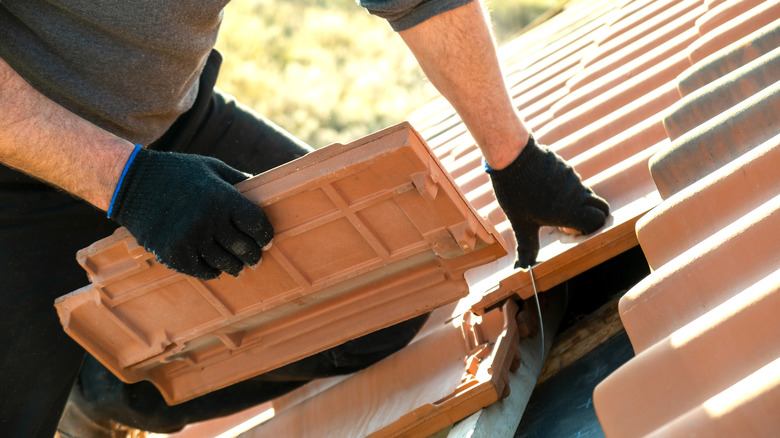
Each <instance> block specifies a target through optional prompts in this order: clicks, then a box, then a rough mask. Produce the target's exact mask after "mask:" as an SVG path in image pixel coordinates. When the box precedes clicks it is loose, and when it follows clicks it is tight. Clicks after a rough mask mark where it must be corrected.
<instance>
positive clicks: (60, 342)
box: [0, 0, 609, 437]
mask: <svg viewBox="0 0 780 438" xmlns="http://www.w3.org/2000/svg"><path fill="white" fill-rule="evenodd" d="M226 2H227V0H209V1H204V0H198V1H195V0H191V1H184V0H179V1H162V0H146V1H136V2H120V1H111V2H108V1H106V2H99V3H100V4H95V3H96V2H90V1H86V0H59V1H49V2H47V1H43V0H18V1H11V0H3V2H0V58H2V61H0V102H2V103H0V105H2V109H0V132H2V135H1V136H0V162H2V163H3V164H4V165H5V166H4V167H2V168H0V263H1V264H2V265H1V266H2V267H3V268H2V271H1V272H0V284H2V286H0V287H2V297H3V306H2V308H1V309H2V310H0V312H2V318H0V319H1V320H2V321H1V322H0V339H1V340H2V341H1V342H2V344H1V345H2V349H3V351H2V359H0V360H2V367H1V369H2V370H3V375H2V376H1V377H0V382H1V383H0V385H1V386H0V393H2V394H3V397H2V401H0V403H2V404H1V405H0V421H1V422H2V423H0V427H2V429H3V430H4V431H10V434H11V436H42V437H43V436H45V437H50V436H52V434H53V432H54V430H55V428H56V425H57V420H58V418H59V416H60V413H61V411H62V409H63V406H64V404H65V401H66V400H67V398H68V396H69V394H70V391H71V387H72V385H73V382H74V380H75V379H76V377H77V375H78V373H79V370H80V368H81V365H82V362H83V360H84V356H85V353H84V351H83V350H82V349H81V348H80V347H79V346H78V345H76V344H75V343H74V342H72V341H71V340H70V339H68V338H67V337H66V336H65V335H64V334H63V332H62V330H61V328H60V326H59V322H58V320H57V316H56V313H55V311H54V309H53V306H52V302H53V300H54V299H55V298H57V297H58V296H61V295H62V294H64V293H67V292H69V291H71V290H74V289H76V288H78V287H80V286H82V285H83V284H84V283H85V282H86V279H85V278H84V276H83V272H82V270H81V269H80V268H79V267H78V266H77V265H76V263H75V261H74V260H73V255H74V253H75V252H76V251H77V250H78V249H79V248H82V247H84V246H86V245H88V244H90V243H91V242H93V241H94V240H96V239H97V238H100V237H103V236H105V235H107V234H109V233H110V232H111V231H112V230H113V229H114V228H115V227H116V226H117V225H122V226H125V227H127V228H128V229H129V230H130V231H131V233H132V234H133V235H134V236H135V237H136V238H137V239H138V241H139V243H140V244H142V245H143V246H144V247H145V248H147V249H148V250H150V251H152V252H153V253H154V254H155V255H156V256H157V258H158V260H160V261H161V262H163V263H165V264H166V265H168V266H169V267H171V268H173V269H176V270H178V271H180V272H183V273H185V274H188V275H192V276H195V277H198V278H204V279H209V278H215V277H216V276H218V275H220V274H221V273H222V272H226V273H228V274H230V275H237V274H238V272H239V271H240V270H241V269H242V268H243V267H244V266H245V265H254V264H256V263H259V262H260V260H261V258H262V252H263V249H264V248H266V247H267V246H268V245H269V244H271V242H272V239H273V228H272V226H271V224H270V223H269V222H268V220H267V218H266V217H265V215H264V213H263V212H262V210H261V209H260V208H258V207H256V206H254V205H253V204H252V203H251V202H249V201H248V200H246V199H245V198H243V197H242V196H241V195H240V194H239V193H238V192H237V191H236V190H235V189H234V188H233V184H235V183H237V182H239V181H241V180H243V179H245V178H247V177H248V175H247V173H244V172H249V173H257V172H260V171H263V170H266V169H269V168H272V167H275V166H276V165H278V164H281V163H283V162H285V161H289V160H291V159H294V158H296V157H299V156H301V155H303V154H305V153H306V152H307V151H308V150H309V148H308V146H306V145H304V144H302V143H301V142H299V141H297V140H295V139H294V138H292V137H291V136H289V135H287V134H286V133H284V132H283V131H281V130H280V129H279V128H278V127H276V126H275V125H273V124H272V123H270V122H269V121H267V120H265V119H263V118H262V117H260V116H258V115H256V114H253V113H252V112H251V111H249V110H247V109H246V108H243V107H241V106H240V105H238V104H236V103H235V102H234V101H232V100H231V99H230V98H229V97H226V96H223V95H222V94H220V93H219V92H216V91H214V89H213V83H214V81H215V79H216V74H217V71H218V68H219V62H220V58H219V55H218V54H216V53H215V52H212V47H213V44H214V41H215V39H216V35H217V32H218V29H219V24H220V20H221V13H222V9H223V7H224V4H225V3H226ZM362 4H363V6H365V7H366V8H368V10H369V11H370V12H372V13H374V14H377V15H379V16H381V17H384V18H386V19H387V20H388V21H389V22H390V24H391V26H392V27H393V28H394V29H395V30H396V31H398V33H399V35H400V36H401V38H403V40H404V41H405V42H406V44H407V45H408V46H409V48H410V49H411V51H412V52H413V53H414V55H415V56H416V58H417V59H418V61H419V63H420V65H421V66H422V68H423V70H424V71H425V73H426V74H427V75H428V77H429V78H430V80H431V82H432V83H433V84H434V85H435V86H436V87H437V88H438V90H439V91H440V92H441V93H442V94H443V95H444V96H445V97H446V98H447V99H448V100H449V101H450V102H451V103H452V105H453V106H454V107H455V109H456V110H457V111H458V114H459V115H460V116H461V118H462V119H463V121H464V123H465V124H466V126H467V127H468V129H469V130H470V132H471V133H472V135H473V136H474V139H475V140H476V141H477V143H478V145H479V147H480V149H481V151H482V153H483V155H484V158H485V163H486V168H487V170H488V172H489V173H490V175H491V178H492V181H493V185H494V188H495V192H496V196H497V198H498V200H499V203H500V205H501V206H502V208H503V209H504V211H505V212H506V213H507V216H508V217H509V219H510V221H511V223H512V226H513V229H514V231H515V234H516V236H517V241H518V247H517V266H521V267H524V266H528V265H530V264H532V263H534V262H535V258H536V253H537V251H538V246H539V243H538V231H539V227H540V226H542V225H553V226H565V227H569V228H574V229H577V230H579V231H580V232H583V233H590V232H593V231H595V230H596V229H598V228H599V227H601V226H602V225H603V223H604V221H605V218H606V216H607V215H608V214H609V207H608V206H607V204H606V202H605V201H604V200H603V199H601V198H599V197H597V196H596V195H595V194H593V193H592V191H590V190H589V189H587V188H586V187H584V186H583V185H582V183H581V182H580V179H579V177H578V176H577V175H576V173H574V171H573V170H572V169H571V168H570V167H569V166H568V165H566V163H564V162H563V160H561V159H560V158H559V157H558V156H557V155H555V154H554V153H552V152H550V151H549V150H547V149H546V148H544V147H540V146H538V145H536V143H535V142H534V140H533V137H532V136H531V135H530V133H529V131H528V129H527V128H526V127H525V125H524V123H523V121H522V120H521V118H520V117H519V116H518V114H517V111H516V109H515V108H514V107H513V105H512V102H511V99H510V97H509V94H508V91H507V89H506V85H505V84H504V81H503V78H502V74H501V71H500V67H499V64H498V60H497V56H496V50H495V45H494V42H493V39H492V35H491V33H490V29H489V27H488V25H487V20H486V19H485V15H484V12H483V10H482V6H481V4H480V3H479V2H477V1H471V0H389V1H381V0H363V1H362ZM141 145H144V147H142V146H141ZM31 177H32V178H31ZM54 187H56V188H58V189H55V188H54ZM63 191H64V192H67V193H64V192H63ZM74 196H75V197H74ZM77 198H78V199H77ZM106 216H107V217H108V218H110V220H109V219H107V218H106ZM423 321H424V318H416V319H414V320H412V321H408V322H406V323H403V324H399V325H398V326H395V327H391V328H388V329H386V330H384V331H381V332H377V333H375V334H372V335H368V336H367V337H365V338H361V339H358V340H355V341H351V342H349V343H347V344H345V345H344V346H340V347H337V348H336V349H333V350H328V351H326V352H323V353H321V354H319V355H315V356H314V357H312V358H308V359H305V360H303V361H301V362H298V363H294V364H291V365H289V366H287V367H284V368H282V369H279V370H276V371H274V372H271V373H268V374H267V375H263V376H259V377H258V378H255V379H250V381H247V382H243V383H242V384H239V385H234V387H230V388H227V389H226V390H225V391H226V392H222V393H220V392H217V393H213V394H209V395H207V396H204V397H202V398H201V399H200V400H195V401H194V403H193V404H192V405H188V406H187V407H182V406H181V405H180V406H179V407H178V408H177V407H170V409H171V410H170V411H165V412H161V410H165V409H168V408H167V407H164V406H161V405H157V404H155V403H156V402H150V401H148V400H150V398H153V397H154V395H153V394H150V391H149V390H148V388H147V387H144V386H143V385H142V384H141V386H140V387H138V386H133V385H118V384H116V382H108V383H107V382H104V381H98V382H93V383H94V386H95V387H100V386H101V385H103V386H112V385H115V389H116V391H115V395H116V397H115V400H114V401H111V400H109V401H105V400H101V399H100V397H99V396H97V397H95V398H93V399H92V400H91V401H89V400H88V401H87V402H86V405H87V406H91V407H92V408H94V409H96V410H98V411H100V412H99V414H100V415H103V416H108V417H119V418H117V419H119V420H120V421H122V422H126V423H134V424H131V425H135V426H137V427H139V428H147V429H157V430H161V431H163V430H173V429H175V428H177V427H181V425H182V424H183V423H186V422H188V421H195V420H197V419H201V418H208V417H209V416H214V415H221V414H225V413H228V412H227V411H218V409H217V408H218V407H220V406H222V405H224V403H225V402H226V401H233V400H236V399H241V400H242V402H243V403H245V404H249V403H259V402H260V401H262V400H263V399H267V398H271V397H274V396H276V395H279V394H281V393H284V392H286V391H289V390H291V389H293V388H294V387H297V386H299V385H300V384H302V383H304V382H305V381H307V380H309V379H311V378H316V377H320V376H324V375H330V374H333V373H343V372H351V371H354V370H356V369H359V368H361V367H364V366H367V365H369V364H370V363H373V362H375V361H376V360H379V359H381V358H382V357H384V356H386V355H387V354H390V353H391V352H392V351H395V350H397V349H398V348H401V347H402V346H403V345H404V344H405V343H406V342H408V340H410V339H411V337H412V336H413V335H414V333H416V331H417V329H418V328H419V326H420V325H421V324H422V322H423ZM93 365H94V363H92V362H87V365H86V366H93ZM96 373H97V374H99V373H100V371H96ZM242 385H249V387H250V388H251V390H250V391H244V390H243V389H242V388H245V387H247V386H242ZM81 386H82V387H81V388H80V392H79V394H80V396H82V397H86V398H89V397H90V395H89V393H90V391H91V389H90V388H89V387H88V386H89V384H84V383H83V382H82V384H81ZM85 386H86V387H85ZM139 388H140V389H139ZM104 389H105V388H104ZM97 392H98V393H100V392H101V391H97ZM109 392H110V391H109ZM247 393H249V394H247ZM116 400H119V401H118V402H116V403H114V402H115V401H116ZM104 401H105V403H103V402H104ZM90 403H91V404H90ZM112 403H114V404H112ZM239 404H240V403H238V404H236V403H234V404H232V405H231V409H233V410H235V409H238V408H240V407H241V406H238V405H239ZM101 409H102V410H101ZM156 422H159V423H156Z"/></svg>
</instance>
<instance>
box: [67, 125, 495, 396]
mask: <svg viewBox="0 0 780 438" xmlns="http://www.w3.org/2000/svg"><path fill="white" fill-rule="evenodd" d="M366 145H368V146H366ZM363 146H366V147H363ZM238 187H239V189H241V190H242V192H243V193H244V195H246V196H247V197H248V198H250V199H252V200H253V201H255V202H257V203H258V205H261V206H262V207H263V209H264V210H265V211H266V213H267V214H268V217H269V219H270V220H271V221H272V223H274V224H275V231H276V235H275V238H274V245H273V247H272V248H271V249H270V250H269V251H266V253H265V255H264V256H263V263H262V264H261V265H259V266H258V267H257V268H256V269H253V268H245V269H244V270H243V271H242V273H241V274H240V275H239V276H238V277H237V278H233V277H230V276H229V275H222V276H221V277H220V278H218V279H216V280H211V281H200V280H196V279H194V278H191V277H187V276H185V275H183V274H178V273H175V272H173V271H171V270H169V269H167V268H165V267H164V266H162V265H160V264H159V263H157V262H156V261H154V256H153V255H152V254H150V253H148V252H146V251H144V250H143V248H140V247H139V246H138V245H137V243H136V242H135V239H133V238H132V236H130V234H129V233H128V232H127V231H126V230H124V229H120V230H119V231H118V232H117V233H115V234H114V235H113V236H111V237H109V238H106V239H103V240H101V241H99V242H96V243H95V244H93V245H92V246H90V247H89V248H87V249H85V250H83V251H81V252H80V253H79V256H78V258H79V261H80V263H81V264H82V266H84V268H85V269H86V270H87V272H88V274H89V277H90V280H91V281H92V285H91V286H88V287H86V288H84V289H81V290H78V291H76V292H74V293H72V294H70V295H68V296H65V297H62V298H60V299H59V300H58V301H57V303H56V306H57V310H58V312H59V314H60V318H61V320H62V322H63V326H64V328H65V330H66V331H67V332H68V334H70V335H71V336H72V337H73V338H75V339H76V340H77V341H79V342H80V343H81V344H82V345H84V347H85V348H87V349H88V350H89V351H90V352H91V353H92V354H93V355H94V356H95V357H97V358H98V359H99V360H100V361H101V362H103V363H104V364H105V365H106V366H107V367H108V368H109V369H110V370H111V371H113V372H114V373H115V374H117V375H118V376H119V377H120V378H122V379H123V380H125V381H128V382H136V381H139V380H142V379H145V380H149V381H151V382H152V383H154V384H155V385H156V386H157V387H158V389H160V391H161V392H162V393H163V395H164V397H165V399H166V401H168V402H169V403H179V402H182V401H186V400H188V399H191V398H193V397H196V396H198V395H200V394H204V393H207V392H209V391H212V390H214V389H217V388H220V387H224V386H227V385H229V384H231V383H234V382H237V381H240V380H242V379H246V378H249V377H252V376H254V375H257V374H260V373H262V372H265V371H268V370H271V369H274V368H276V367H279V366H281V365H284V364H286V363H290V362H292V361H294V360H297V359H300V358H303V357H306V356H309V355H311V354H313V353H315V352H318V351H322V350H324V349H326V348H329V347H333V346H336V345H338V344H341V343H343V342H345V341H347V340H349V339H352V338H355V337H358V336H360V335H363V334H367V333H370V332H372V331H375V330H377V329H379V328H382V327H386V326H388V325H391V324H394V323H397V322H400V321H403V320H406V319H409V318H411V317H413V316H415V315H418V314H421V313H424V312H426V311H429V310H431V309H434V308H436V307H439V306H441V305H443V304H446V303H450V302H452V301H455V300H457V299H459V298H461V297H463V296H465V295H466V294H467V293H468V286H467V284H466V282H465V280H464V279H463V273H464V272H465V271H466V270H468V269H469V268H471V267H473V266H476V265H480V264H483V263H486V262H489V261H491V260H495V259H496V258H498V257H500V256H503V255H504V254H506V250H505V249H504V248H503V246H502V242H501V240H500V237H499V236H498V234H497V233H496V232H495V230H493V228H492V227H491V226H489V225H487V224H486V223H485V222H484V220H482V219H481V218H480V217H479V216H477V214H476V213H475V212H474V210H472V209H471V207H470V206H469V204H468V203H467V202H465V200H464V199H463V197H462V194H461V193H460V192H459V191H458V189H457V187H456V186H455V185H454V183H453V182H452V180H451V179H450V177H449V176H448V174H447V173H446V172H444V171H443V169H442V168H441V167H440V165H439V164H438V162H437V161H436V160H434V159H433V157H432V155H431V153H430V150H429V149H428V148H427V147H426V146H425V143H424V142H422V141H421V140H420V139H419V137H418V136H417V135H416V133H415V132H414V131H413V130H412V129H411V128H410V127H409V126H408V125H406V124H402V125H399V126H396V127H393V128H388V129H386V130H384V131H381V132H379V133H377V134H374V135H372V136H369V137H367V138H365V139H361V140H358V141H355V142H353V143H350V144H348V145H333V146H331V147H329V148H325V149H321V150H318V151H316V152H313V153H311V154H309V155H307V156H305V157H303V158H301V159H299V160H296V161H295V162H292V163H289V164H287V165H284V166H281V167H278V168H276V169H273V170H272V171H269V172H266V173H264V174H261V175H258V176H256V177H254V178H251V179H249V180H247V181H245V182H243V183H241V184H240V185H239V186H238ZM304 334H305V335H304Z"/></svg>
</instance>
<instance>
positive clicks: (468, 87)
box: [399, 0, 529, 169]
mask: <svg viewBox="0 0 780 438" xmlns="http://www.w3.org/2000/svg"><path fill="white" fill-rule="evenodd" d="M485 14H486V13H485V11H484V10H483V8H482V3H481V2H480V1H479V0H475V1H473V2H471V3H469V4H467V5H465V6H461V7H459V8H456V9H453V10H451V11H448V12H445V13H442V14H440V15H437V16H435V17H433V18H431V19H429V20H427V21H424V22H423V23H421V24H419V25H417V26H414V27H412V28H410V29H407V30H404V31H401V32H399V35H400V36H401V38H403V40H404V42H405V43H406V45H407V46H408V47H409V49H410V50H411V51H412V53H413V54H414V56H415V57H416V58H417V61H418V62H419V64H420V66H421V67H422V69H423V71H424V72H425V74H426V76H428V78H429V79H430V81H431V83H432V84H433V85H434V86H435V87H436V89H437V90H439V92H440V93H441V94H442V95H443V96H444V97H445V98H446V99H447V100H448V101H449V102H450V103H451V104H452V106H453V107H454V108H455V110H456V111H457V112H458V114H459V115H460V117H461V119H462V120H463V123H464V124H465V125H466V127H467V128H468V129H469V132H471V134H472V136H473V137H474V140H476V142H477V145H478V146H479V147H480V149H481V150H482V154H483V155H484V157H485V160H486V161H487V163H488V164H489V165H490V166H491V167H492V168H494V169H503V168H504V167H506V166H508V165H509V164H510V163H511V162H512V161H514V159H515V158H517V156H518V155H519V154H520V152H521V151H522V148H523V147H524V146H525V144H526V143H527V142H528V135H529V131H528V129H527V128H526V126H525V125H524V123H523V121H522V119H521V118H520V116H519V114H518V113H517V110H516V108H515V107H514V105H513V104H512V100H511V98H510V95H509V91H508V90H507V87H506V84H505V82H504V78H503V74H502V72H501V68H500V65H499V62H498V56H497V54H496V46H495V42H494V40H493V35H492V33H491V31H490V27H489V25H488V20H487V18H486V15H485Z"/></svg>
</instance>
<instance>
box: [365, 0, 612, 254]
mask: <svg viewBox="0 0 780 438" xmlns="http://www.w3.org/2000/svg"><path fill="white" fill-rule="evenodd" d="M363 1H364V3H367V4H371V5H372V6H373V7H376V8H378V7H379V5H380V4H381V5H388V4H394V5H399V4H404V5H407V6H408V7H409V9H406V10H404V11H402V12H399V11H394V12H392V13H388V14H386V13H385V12H381V14H385V15H386V18H388V19H389V20H390V23H391V25H392V26H393V28H394V29H396V30H399V35H400V36H401V38H403V40H404V42H405V43H406V44H407V46H409V49H410V50H411V51H412V53H413V54H414V56H415V57H416V58H417V61H418V62H419V64H420V66H421V67H422V69H423V71H424V72H425V74H426V75H427V76H428V78H429V79H430V81H431V83H432V84H433V85H434V86H435V87H436V88H437V89H438V90H439V92H440V93H441V94H442V95H443V96H444V97H445V98H446V99H447V100H448V101H449V102H450V103H451V104H452V106H453V107H454V108H455V110H456V111H457V112H458V115H460V117H461V119H462V120H463V123H464V124H465V125H466V127H467V128H468V130H469V132H471V135H472V136H473V137H474V140H476V142H477V145H478V146H479V148H480V150H481V151H482V154H483V156H484V157H485V162H486V163H487V165H488V173H489V174H490V177H491V181H492V183H493V189H494V192H495V194H496V198H497V199H498V202H499V205H501V208H502V209H503V210H504V212H505V213H506V215H507V218H508V219H509V221H510V223H511V224H512V228H513V230H514V233H515V237H516V240H517V260H516V266H518V267H526V266H529V265H532V264H533V263H535V261H536V255H537V253H538V251H539V229H540V227H542V226H545V225H551V226H558V227H565V228H572V229H575V230H577V231H579V232H581V233H584V234H588V233H592V232H593V231H596V230H597V229H598V228H600V227H601V226H603V225H604V222H605V221H606V217H607V215H609V205H608V204H607V202H606V201H604V200H603V199H602V198H600V197H598V196H596V195H595V194H594V193H593V192H592V191H591V190H590V189H589V188H587V187H585V186H584V185H583V184H582V182H581V181H580V177H579V175H577V173H576V172H575V171H574V169H573V168H571V166H569V165H568V164H567V163H566V162H565V161H564V160H563V159H561V157H559V156H558V155H556V154H555V153H554V152H552V151H551V150H549V149H548V148H546V147H544V146H540V145H537V144H536V142H535V141H534V138H533V136H532V135H531V134H530V132H529V129H528V128H527V127H526V126H525V124H524V123H523V120H522V119H521V117H520V115H519V114H518V112H517V110H516V108H515V107H514V105H513V104H512V99H511V97H510V95H509V91H508V89H507V86H506V83H505V81H504V77H503V73H502V72H501V67H500V64H499V60H498V55H497V51H496V45H495V41H494V39H493V35H492V33H491V31H490V26H489V24H488V23H489V21H488V19H487V17H486V13H485V11H484V10H483V8H482V3H481V1H480V0H475V1H471V2H470V3H467V4H465V5H462V6H456V7H454V8H451V9H447V10H446V11H444V12H441V13H437V14H434V15H433V16H431V17H427V15H430V14H429V12H430V11H431V10H432V9H431V8H434V9H435V8H444V6H443V4H449V5H453V4H454V5H457V4H458V2H459V1H460V0H441V1H438V2H437V1H428V0H406V1H397V2H383V1H382V0H363ZM445 9H446V8H445ZM377 10H378V9H377ZM426 10H427V12H428V14H427V13H426ZM415 17H418V18H415ZM409 24H411V26H408V27H407V25H409Z"/></svg>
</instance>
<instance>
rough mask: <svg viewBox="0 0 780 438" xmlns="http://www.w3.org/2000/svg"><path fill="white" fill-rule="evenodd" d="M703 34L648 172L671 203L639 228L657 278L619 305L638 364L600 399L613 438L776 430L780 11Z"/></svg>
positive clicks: (714, 21) (739, 13) (701, 22)
mask: <svg viewBox="0 0 780 438" xmlns="http://www.w3.org/2000/svg"><path fill="white" fill-rule="evenodd" d="M696 26H697V29H698V32H699V34H700V37H699V38H698V39H697V40H696V41H695V42H694V43H692V44H691V47H690V49H689V50H688V53H689V54H688V58H689V60H690V61H691V65H690V66H689V67H688V68H686V70H685V71H684V72H682V73H681V74H679V75H678V76H677V79H676V88H677V90H678V91H679V95H680V101H679V102H677V103H676V104H675V105H673V106H672V107H670V108H668V109H667V110H666V111H664V112H663V114H662V115H661V118H662V120H663V124H664V127H665V130H666V132H667V135H668V138H669V140H670V143H669V144H668V145H666V146H665V147H664V148H663V149H661V150H660V151H658V152H657V153H656V154H655V155H653V157H652V158H651V159H650V162H649V166H650V173H651V175H652V178H653V181H654V182H655V184H656V186H657V187H658V190H659V194H660V195H661V197H662V198H663V201H662V202H661V204H660V205H659V206H657V207H656V208H654V209H653V210H652V211H650V212H649V213H648V214H647V215H645V216H644V217H642V218H641V219H640V220H639V221H638V223H637V227H636V232H637V237H638V240H639V243H640V245H641V247H642V250H643V251H644V253H645V255H646V257H647V260H648V263H649V264H650V266H651V267H652V268H653V272H652V274H650V275H649V276H648V277H647V278H646V279H644V280H643V281H641V282H640V283H639V284H637V285H636V286H635V287H634V288H632V289H631V290H630V291H629V292H628V293H627V294H626V295H625V296H624V297H623V298H622V299H621V300H620V315H621V319H622V321H623V324H624V326H625V328H626V331H627V333H628V335H629V338H630V339H631V343H632V345H633V346H634V350H635V352H636V353H637V356H636V357H635V358H634V359H632V360H630V361H629V362H628V363H626V364H625V365H623V366H622V367H621V368H619V369H618V370H617V371H615V372H614V373H613V374H612V375H610V376H609V377H608V378H607V379H605V380H604V381H603V382H601V383H600V384H599V386H598V387H597V388H596V390H595V393H594V405H595V408H596V412H597V414H598V416H599V420H600V421H601V424H602V427H603V429H604V432H605V434H606V436H608V437H640V436H653V437H656V436H657V437H678V436H679V437H682V436H708V437H710V436H711V437H731V436H751V437H770V436H777V431H778V430H780V417H778V416H777V415H775V412H777V410H778V409H780V387H778V381H779V380H780V344H778V342H777V339H778V335H780V322H778V319H777V312H778V310H780V276H779V275H778V274H780V250H778V248H780V238H779V237H778V236H779V235H778V233H777V230H778V227H780V176H778V172H777V169H778V167H779V166H780V3H779V2H777V1H756V0H751V1H728V2H718V4H715V5H713V4H709V5H708V9H707V11H706V12H705V13H704V14H703V15H702V16H701V17H700V18H699V19H697V21H696Z"/></svg>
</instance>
